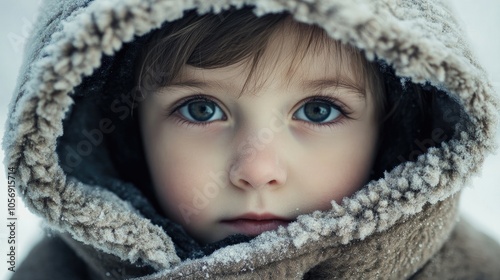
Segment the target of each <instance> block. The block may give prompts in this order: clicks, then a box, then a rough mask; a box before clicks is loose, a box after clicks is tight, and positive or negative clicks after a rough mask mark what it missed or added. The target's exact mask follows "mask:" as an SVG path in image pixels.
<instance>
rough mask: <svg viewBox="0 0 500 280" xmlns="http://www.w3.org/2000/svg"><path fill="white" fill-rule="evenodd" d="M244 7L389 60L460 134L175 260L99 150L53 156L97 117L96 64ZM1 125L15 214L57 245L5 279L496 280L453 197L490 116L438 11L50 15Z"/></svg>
mask: <svg viewBox="0 0 500 280" xmlns="http://www.w3.org/2000/svg"><path fill="white" fill-rule="evenodd" d="M243 5H250V6H253V7H255V10H254V11H255V13H256V14H257V15H263V14H267V13H274V12H282V11H287V12H289V13H290V14H292V15H293V16H294V18H295V19H296V20H297V21H300V22H304V23H310V24H317V25H319V26H321V27H322V28H324V29H325V30H326V32H327V33H328V34H329V35H330V36H331V37H332V38H334V39H336V40H340V41H342V42H345V43H348V44H351V45H353V46H356V47H358V48H360V49H362V50H364V52H365V54H366V56H367V58H368V59H374V58H375V56H376V57H377V58H378V59H382V60H384V61H386V62H387V63H388V64H390V65H391V66H392V67H393V68H394V69H395V70H396V74H397V75H398V76H400V77H406V78H407V79H411V82H413V83H424V82H427V84H428V85H431V86H432V87H434V88H437V89H439V90H440V91H442V92H445V93H446V94H447V96H448V99H447V100H448V103H453V104H454V105H450V106H451V107H453V106H455V107H457V106H458V107H459V108H460V110H461V111H462V112H463V114H460V115H459V116H460V117H459V118H454V120H453V121H449V122H448V126H449V128H450V129H452V131H454V133H453V135H449V136H450V137H449V139H448V140H446V141H444V142H442V143H440V144H439V145H438V146H436V147H432V148H430V149H428V150H427V152H426V153H425V154H422V155H420V156H419V157H418V158H417V159H416V160H415V161H408V162H402V163H401V164H400V165H398V166H397V167H395V168H393V169H392V170H388V171H387V172H386V173H385V174H384V176H383V178H380V179H378V180H374V181H371V182H369V183H368V184H367V185H366V186H364V187H363V188H362V189H361V190H359V191H358V192H357V193H355V194H354V195H352V196H351V197H349V198H345V199H344V200H343V201H342V203H341V204H340V205H339V204H337V203H335V202H332V209H331V210H328V211H324V212H315V213H312V214H308V215H302V216H300V217H298V219H297V221H296V222H293V223H291V224H290V225H289V226H288V227H287V228H280V229H279V230H277V231H272V232H265V233H263V234H261V235H259V236H258V237H256V238H254V239H252V240H251V241H248V242H241V243H237V244H235V245H232V246H226V247H224V248H221V249H218V250H216V251H215V252H213V253H208V254H207V255H206V256H203V257H201V256H200V257H198V258H194V259H188V260H183V259H184V258H182V257H181V256H179V255H178V254H177V252H176V248H178V247H179V245H178V244H174V242H173V241H172V238H171V237H172V236H169V234H167V232H169V230H168V229H165V228H166V227H167V228H170V227H169V225H170V224H169V223H168V221H161V219H160V218H158V217H159V216H158V215H156V216H155V215H154V214H151V215H148V214H147V213H148V212H152V211H153V210H151V209H152V207H151V206H150V205H149V204H148V201H147V200H146V199H145V198H144V197H143V196H141V194H140V192H138V191H137V188H136V187H135V186H132V185H131V184H130V183H126V182H123V181H122V180H121V179H120V178H119V177H118V176H117V172H116V171H115V170H114V169H113V166H112V164H111V163H110V159H109V155H108V154H107V151H106V150H105V149H104V147H103V145H99V144H97V145H96V146H95V147H93V148H94V149H93V151H92V153H89V154H88V155H85V156H84V159H83V160H82V162H80V163H79V165H78V166H77V167H75V168H73V169H74V170H70V169H71V167H70V168H68V166H63V162H64V159H63V158H60V153H58V151H59V150H60V149H63V148H64V147H65V146H64V145H69V144H71V143H72V144H74V145H77V144H78V143H79V142H78V141H79V139H82V138H78V137H81V135H80V134H81V132H82V131H83V130H82V129H83V128H84V127H86V126H85V125H88V124H87V123H86V121H87V120H88V119H91V118H92V117H94V118H95V117H96V116H94V114H96V111H93V110H92V109H85V110H82V108H89V102H88V100H87V101H86V100H85V93H81V88H80V90H79V88H78V87H79V86H80V85H81V84H82V82H85V81H89V80H88V78H89V77H90V78H92V77H93V79H91V80H90V81H93V82H96V84H95V86H94V87H87V88H88V89H89V90H94V91H95V90H99V89H102V84H101V85H99V77H108V76H107V75H109V73H110V71H112V68H110V67H106V65H105V64H104V63H103V61H105V60H107V59H114V57H115V56H118V54H119V53H120V50H121V49H122V47H124V46H125V44H126V43H129V42H131V41H133V40H134V39H135V38H137V36H141V35H144V34H146V33H148V32H150V31H151V30H153V29H154V28H158V27H160V26H161V25H162V24H163V23H164V22H166V21H173V20H175V19H178V18H180V17H182V15H183V12H184V11H187V10H191V9H196V10H197V11H198V12H199V13H200V14H203V13H208V12H219V11H221V10H225V9H228V8H229V7H237V8H241V7H242V6H243ZM85 79H87V80H85ZM78 94H79V95H78ZM100 94H106V93H105V92H100ZM82 96H83V97H82ZM90 105H91V102H90ZM451 107H450V108H451ZM90 108H91V107H90ZM9 110H10V111H9V113H10V117H9V118H8V121H7V124H6V134H5V136H4V138H3V149H4V150H5V160H4V164H5V166H6V168H14V169H15V170H16V176H17V178H19V184H18V192H19V194H20V195H21V196H22V197H23V199H24V201H25V203H26V204H27V205H28V207H29V208H30V209H31V211H33V212H34V213H36V214H37V215H39V216H41V217H42V218H44V219H45V221H46V225H47V227H49V228H50V229H51V230H52V231H53V232H54V233H56V234H57V236H58V237H56V238H55V239H53V238H49V239H48V240H46V241H44V243H42V244H40V245H39V246H38V247H36V248H35V249H34V250H33V252H32V253H31V255H30V256H29V257H28V259H27V261H26V262H25V264H23V265H21V267H20V268H19V269H18V273H16V274H15V275H14V279H32V277H33V276H34V275H37V276H40V275H47V278H48V279H69V276H68V275H67V274H66V273H70V272H71V271H72V269H68V268H74V269H75V270H74V273H75V274H74V275H73V276H74V277H75V278H74V279H78V278H77V276H78V277H80V278H87V276H88V277H92V278H96V279H100V278H102V279H109V278H110V277H114V278H117V279H123V278H129V277H134V276H145V277H144V278H142V279H171V278H184V277H190V278H196V279H198V278H217V279H219V278H222V279H233V278H239V279H255V278H258V279H265V278H274V279H292V278H293V279H301V278H311V279H317V278H364V279H376V278H384V279H403V278H410V277H413V278H415V279H429V278H442V279H445V278H447V279H451V278H454V279H464V278H476V279H492V278H498V277H500V276H499V275H500V266H498V265H495V264H494V262H495V261H496V262H498V260H499V259H500V253H499V252H500V249H499V247H498V245H497V244H496V243H494V242H492V241H491V240H490V239H487V238H486V237H484V236H482V235H481V234H480V233H477V232H475V231H474V230H473V229H472V228H470V226H468V225H467V224H465V223H460V224H459V225H458V226H457V224H456V221H457V219H458V218H457V201H458V197H459V193H460V190H461V189H462V188H463V187H464V186H466V185H467V184H468V183H469V181H470V178H471V176H473V175H474V174H476V173H478V171H479V169H480V167H481V165H482V163H483V160H484V157H485V155H487V154H488V153H489V152H491V151H493V149H494V148H495V147H494V143H495V142H494V139H493V138H494V135H495V129H496V125H497V117H498V116H497V112H498V101H497V100H496V99H495V97H494V94H493V89H492V86H491V84H490V83H489V81H488V79H487V78H486V75H485V73H484V71H483V69H482V68H481V67H480V66H479V65H478V63H477V61H476V59H475V58H474V57H473V55H472V53H471V51H470V49H469V46H468V45H467V43H466V42H465V40H464V39H463V31H462V29H461V28H460V27H459V26H458V24H457V21H456V20H455V19H454V18H453V16H452V13H451V9H450V7H449V6H448V5H447V4H446V3H444V2H442V1H427V0H423V1H410V0H377V1H374V0H359V1H344V0H330V1H321V0H246V1H244V0H121V1H118V0H94V1H87V0H47V1H45V2H44V6H43V10H42V12H41V16H40V18H39V20H38V24H37V26H36V27H35V30H34V32H33V36H32V37H31V39H30V42H29V43H28V44H27V48H26V56H25V60H24V64H23V67H22V69H21V73H20V76H19V81H18V84H17V89H16V92H15V94H14V96H13V98H12V101H11V103H10V107H9ZM82 111H83V112H82ZM442 113H443V115H445V114H446V113H447V111H446V107H444V108H443V111H442ZM441 117H443V116H441ZM465 119H467V121H464V120H465ZM69 124H71V125H69ZM78 125H81V127H79V126H78ZM62 136H64V137H65V138H64V139H65V140H64V141H66V142H64V141H63V140H61V139H63V137H62ZM71 141H73V142H71ZM75 141H77V142H75ZM94 172H95V173H94ZM92 174H94V175H95V176H94V177H92ZM96 177H97V178H96ZM151 217H156V218H151ZM165 225H167V226H165ZM171 226H172V227H174V225H171ZM61 240H64V242H62V241H61ZM188 243H189V242H188ZM47 254H48V255H47ZM47 258H50V259H53V260H54V261H53V262H52V263H51V262H47V261H46V259H47ZM44 259H45V261H44V262H42V260H44ZM49 264H52V266H51V265H49ZM83 264H85V266H86V268H85V269H84V271H85V273H87V274H86V275H85V276H83V275H84V274H83V273H84V272H82V271H83V270H82V268H81V265H83ZM58 272H60V273H59V274H56V273H58ZM51 273H52V274H51ZM155 273H156V274H155ZM61 275H64V276H61ZM146 275H148V276H146Z"/></svg>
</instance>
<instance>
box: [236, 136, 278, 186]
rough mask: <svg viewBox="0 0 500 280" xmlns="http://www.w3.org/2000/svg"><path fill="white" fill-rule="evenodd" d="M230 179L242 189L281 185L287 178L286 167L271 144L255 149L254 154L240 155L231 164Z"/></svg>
mask: <svg viewBox="0 0 500 280" xmlns="http://www.w3.org/2000/svg"><path fill="white" fill-rule="evenodd" d="M229 179H230V181H231V183H232V184H233V185H235V186H236V187H238V188H241V189H261V188H264V187H273V188H276V187H280V186H282V185H284V184H285V182H286V179H287V172H286V168H285V166H284V165H283V162H282V161H280V158H279V156H278V153H277V151H276V150H275V149H274V147H273V146H271V145H266V147H264V149H262V150H257V149H255V150H254V153H253V156H246V157H245V156H239V157H238V159H237V160H236V161H235V162H234V163H233V164H232V165H231V168H230V172H229Z"/></svg>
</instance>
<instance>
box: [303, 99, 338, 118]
mask: <svg viewBox="0 0 500 280" xmlns="http://www.w3.org/2000/svg"><path fill="white" fill-rule="evenodd" d="M341 115H342V111H341V110H340V109H339V108H338V106H336V105H334V104H332V103H331V102H327V101H323V100H313V101H308V102H306V103H305V104H304V105H303V106H302V107H300V108H299V109H298V110H297V112H296V113H295V114H294V117H296V118H298V119H301V120H304V121H308V122H313V123H329V122H332V121H333V120H335V119H337V118H338V117H339V116H341Z"/></svg>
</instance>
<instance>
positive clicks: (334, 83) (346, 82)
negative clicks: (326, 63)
mask: <svg viewBox="0 0 500 280" xmlns="http://www.w3.org/2000/svg"><path fill="white" fill-rule="evenodd" d="M301 84H302V86H303V87H304V88H307V89H313V90H315V91H321V90H324V89H327V88H332V87H333V88H338V87H340V88H346V89H350V90H351V91H349V92H350V93H353V94H355V95H357V96H358V97H359V98H361V99H365V98H366V90H365V88H364V86H363V85H358V84H357V83H356V82H354V81H352V80H351V79H346V78H344V77H339V79H332V78H329V79H319V80H308V81H303V82H302V83H301Z"/></svg>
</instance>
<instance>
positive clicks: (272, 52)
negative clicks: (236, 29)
mask: <svg viewBox="0 0 500 280" xmlns="http://www.w3.org/2000/svg"><path fill="white" fill-rule="evenodd" d="M362 65H363V64H362V56H361V54H360V53H359V52H358V51H356V50H354V49H353V48H351V47H348V46H346V45H342V44H340V43H338V42H336V41H334V40H332V39H330V38H329V37H328V36H327V35H326V34H325V32H324V31H322V30H321V29H319V28H317V27H311V26H307V25H304V24H299V23H297V22H294V21H292V20H291V19H287V20H285V21H283V22H282V24H280V25H279V26H278V27H277V28H276V29H275V31H274V32H273V33H272V35H271V36H270V38H269V40H268V41H267V44H266V45H265V46H263V47H262V49H261V50H260V51H257V52H256V54H255V55H254V56H252V57H250V58H247V59H245V60H243V61H240V62H237V63H235V64H232V65H229V66H226V67H220V68H214V69H202V68H197V67H193V66H189V65H185V66H184V67H183V68H182V69H181V73H180V75H179V76H178V77H177V78H176V79H174V81H173V84H176V83H178V82H181V83H182V82H183V81H187V80H205V81H213V82H215V83H218V82H219V83H224V84H227V82H229V83H230V84H233V85H234V87H235V88H237V87H238V85H240V87H241V85H244V86H243V88H244V90H243V91H242V92H241V93H242V94H245V93H250V92H252V91H253V90H256V89H258V88H260V87H262V86H265V85H266V83H267V82H268V81H273V82H276V81H281V83H282V86H290V85H294V84H301V83H303V82H306V81H312V80H315V81H319V80H330V81H331V80H336V81H338V82H340V83H344V84H349V85H350V86H353V87H357V88H358V89H359V90H360V91H362V92H363V93H364V79H363V75H362V74H361V73H362V72H363V71H360V70H362V69H361V68H362V67H363V66H362Z"/></svg>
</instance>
